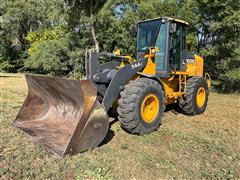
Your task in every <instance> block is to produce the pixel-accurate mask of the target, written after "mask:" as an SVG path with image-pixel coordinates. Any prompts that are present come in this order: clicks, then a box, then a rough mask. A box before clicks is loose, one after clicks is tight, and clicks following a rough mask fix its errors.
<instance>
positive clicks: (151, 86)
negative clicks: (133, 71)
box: [117, 78, 165, 135]
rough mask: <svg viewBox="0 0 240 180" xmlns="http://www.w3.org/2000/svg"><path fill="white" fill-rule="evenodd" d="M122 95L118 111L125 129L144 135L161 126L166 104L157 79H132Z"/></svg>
mask: <svg viewBox="0 0 240 180" xmlns="http://www.w3.org/2000/svg"><path fill="white" fill-rule="evenodd" d="M120 95H121V98H120V99H119V106H118V109H117V111H118V118H119V121H120V123H121V127H122V128H123V129H124V130H126V131H127V132H130V133H132V134H138V135H143V134H146V133H150V132H152V131H154V130H157V129H158V128H159V126H160V124H161V119H162V116H163V112H164V109H165V105H164V93H163V90H162V87H161V86H160V84H159V83H158V82H157V81H155V80H152V79H148V78H141V79H138V80H134V81H130V83H128V84H127V85H125V87H124V90H123V91H122V92H121V94H120Z"/></svg>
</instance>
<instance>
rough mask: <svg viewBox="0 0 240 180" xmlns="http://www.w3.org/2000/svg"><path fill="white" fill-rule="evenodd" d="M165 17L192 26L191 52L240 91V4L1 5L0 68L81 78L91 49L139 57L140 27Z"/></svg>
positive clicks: (79, 0) (82, 1)
mask: <svg viewBox="0 0 240 180" xmlns="http://www.w3.org/2000/svg"><path fill="white" fill-rule="evenodd" d="M160 16H170V17H175V18H180V19H184V20H186V21H188V22H189V23H190V27H189V30H188V31H189V35H188V38H187V42H188V46H187V48H188V50H189V51H195V52H196V53H200V54H201V55H202V56H203V57H204V59H205V70H206V71H208V72H210V74H211V75H212V78H213V79H217V80H219V81H220V82H223V84H222V87H224V86H229V87H231V88H230V89H233V90H236V89H238V88H239V87H238V83H236V82H238V81H239V80H240V79H239V69H240V60H239V49H240V47H239V44H240V32H239V29H240V23H239V22H240V0H229V1H222V0H196V1H194V0H178V1H174V0H168V1H158V0H149V1H144V0H117V1H113V0H100V1H96V0H90V1H87V0H74V1H73V0H70V1H67V0H51V1H50V0H43V1H37V0H31V1H25V0H18V1H10V0H7V1H4V0H0V63H2V62H4V61H6V62H7V63H8V64H10V65H13V66H10V67H14V69H19V68H20V69H22V68H23V67H22V66H21V65H19V63H18V61H19V59H20V60H21V62H22V61H23V60H24V61H26V62H25V63H24V68H25V71H33V72H36V73H44V74H49V73H50V74H53V75H62V76H74V77H76V75H77V77H80V76H81V75H82V74H83V71H84V70H83V64H84V62H83V61H84V51H85V49H86V48H96V49H97V50H98V49H99V50H100V51H112V50H113V49H114V48H115V47H116V46H118V47H119V48H120V49H121V50H122V52H123V53H128V54H130V55H133V56H134V55H135V48H136V23H137V22H138V21H140V20H144V19H149V18H156V17H160ZM25 59H27V60H25ZM16 60H17V61H16ZM20 64H21V63H20ZM223 89H226V88H223Z"/></svg>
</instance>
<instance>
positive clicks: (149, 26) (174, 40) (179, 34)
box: [137, 17, 193, 78]
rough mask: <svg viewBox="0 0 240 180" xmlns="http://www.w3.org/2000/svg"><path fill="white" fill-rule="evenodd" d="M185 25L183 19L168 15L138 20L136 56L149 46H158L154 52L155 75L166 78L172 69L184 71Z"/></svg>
mask: <svg viewBox="0 0 240 180" xmlns="http://www.w3.org/2000/svg"><path fill="white" fill-rule="evenodd" d="M187 25H188V23H187V22H185V21H182V20H178V19H173V18H169V17H162V18H157V19H151V20H146V21H142V22H139V23H138V35H137V57H140V56H142V55H143V54H144V53H145V52H146V49H148V48H149V47H158V49H159V50H158V52H156V54H155V57H156V75H157V76H159V77H161V78H167V77H169V76H170V73H171V72H172V71H185V70H186V64H185V59H186V54H187V52H186V26H187ZM192 56H193V55H192Z"/></svg>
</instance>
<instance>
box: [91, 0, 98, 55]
mask: <svg viewBox="0 0 240 180" xmlns="http://www.w3.org/2000/svg"><path fill="white" fill-rule="evenodd" d="M90 16H91V33H92V38H93V41H94V43H95V48H96V51H97V52H99V41H98V39H97V35H96V31H95V27H94V22H93V1H92V0H91V5H90Z"/></svg>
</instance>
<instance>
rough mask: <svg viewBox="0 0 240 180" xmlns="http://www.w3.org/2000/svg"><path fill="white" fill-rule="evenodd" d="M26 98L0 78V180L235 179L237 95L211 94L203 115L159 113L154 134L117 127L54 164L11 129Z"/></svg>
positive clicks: (15, 80)
mask: <svg viewBox="0 0 240 180" xmlns="http://www.w3.org/2000/svg"><path fill="white" fill-rule="evenodd" d="M26 93H27V87H26V83H25V80H24V77H23V75H22V74H3V73H1V74H0V101H1V106H0V121H1V129H0V137H1V138H0V179H173V178H178V179H239V178H240V130H239V129H240V96H239V95H238V94H230V95H224V94H216V93H211V94H210V97H209V103H208V108H207V110H206V112H205V113H204V114H203V115H199V116H194V117H188V116H184V115H182V114H176V113H173V112H172V111H168V112H165V116H164V118H163V125H162V126H161V128H160V130H159V131H156V132H153V133H151V134H149V135H144V136H142V137H140V136H134V135H130V134H128V133H126V132H125V131H123V130H122V129H121V128H120V126H119V122H116V123H114V124H113V125H112V126H111V131H110V132H109V134H111V136H113V137H112V139H111V140H110V141H109V142H108V143H106V144H104V145H102V146H101V147H99V148H96V149H94V150H92V151H88V152H85V153H82V154H78V155H76V156H72V157H69V156H67V157H65V158H63V159H56V158H54V157H51V156H50V155H48V154H47V153H46V152H45V151H43V150H42V149H41V147H39V146H37V145H35V144H33V143H32V142H31V141H30V140H29V139H28V138H27V137H25V136H24V135H23V134H21V133H19V132H17V131H16V130H15V129H13V128H12V127H11V123H12V121H13V120H14V118H15V116H16V114H17V112H18V111H19V108H20V107H21V104H22V102H23V101H24V98H25V96H26Z"/></svg>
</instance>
